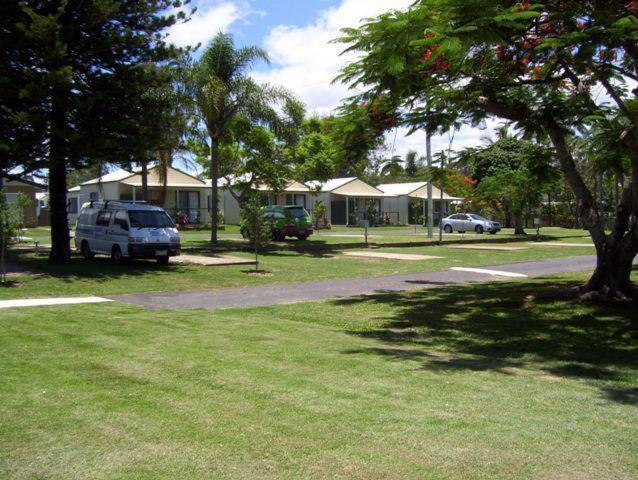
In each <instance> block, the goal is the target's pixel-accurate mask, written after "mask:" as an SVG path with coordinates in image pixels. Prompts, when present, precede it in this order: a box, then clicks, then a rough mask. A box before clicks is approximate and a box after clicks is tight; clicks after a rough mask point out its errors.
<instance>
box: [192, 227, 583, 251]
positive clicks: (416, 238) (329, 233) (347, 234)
mask: <svg viewBox="0 0 638 480" xmlns="http://www.w3.org/2000/svg"><path fill="white" fill-rule="evenodd" d="M527 233H528V236H527V237H526V238H525V237H523V238H522V237H521V236H518V235H514V230H513V229H504V230H503V231H501V232H499V233H498V234H496V235H489V234H483V235H477V234H476V233H474V232H468V233H465V234H460V233H452V234H445V233H444V234H443V241H444V242H459V241H468V242H502V241H505V240H506V241H521V242H527V241H534V240H535V238H536V234H537V231H536V230H527ZM364 234H365V231H364V229H363V228H357V227H335V228H333V229H332V230H320V231H317V232H315V233H314V234H313V235H311V236H310V237H309V238H308V239H307V240H304V241H299V240H297V239H295V238H287V239H286V241H284V242H273V246H274V247H275V248H276V247H285V246H288V247H307V246H317V247H319V246H325V247H331V246H335V245H340V244H353V243H363V242H364V241H365V236H364ZM540 234H541V236H542V238H543V239H545V240H548V241H561V242H578V243H581V242H585V243H591V238H590V237H589V233H588V232H586V231H584V230H572V229H566V228H544V229H541V230H540ZM180 236H181V238H182V245H183V246H184V247H187V248H188V247H191V248H193V247H194V248H212V245H211V243H210V232H209V231H207V230H183V231H180ZM219 238H220V240H221V241H222V247H223V248H234V247H235V246H237V245H245V244H247V242H245V241H243V239H242V237H241V235H240V234H239V232H238V231H234V230H233V229H232V228H231V227H230V226H228V229H227V230H226V231H225V232H220V235H219ZM438 241H439V231H438V229H436V228H435V231H434V238H431V239H430V238H428V237H427V235H426V230H424V229H423V228H421V227H419V228H414V227H389V226H388V227H377V228H370V229H368V242H369V243H373V244H376V245H386V246H391V245H392V244H394V243H424V242H425V243H437V242H438Z"/></svg>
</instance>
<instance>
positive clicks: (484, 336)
mask: <svg viewBox="0 0 638 480" xmlns="http://www.w3.org/2000/svg"><path fill="white" fill-rule="evenodd" d="M584 279H585V278H584V277H580V278H572V277H567V278H546V279H543V280H541V281H538V282H530V283H523V284H521V283H512V284H509V283H505V284H503V283H498V284H492V285H472V286H466V287H454V288H449V289H448V288H445V289H436V290H422V291H418V292H411V293H409V294H390V293H380V294H378V295H375V296H373V297H366V298H355V299H343V300H340V301H337V302H321V303H304V304H297V305H286V306H279V307H271V308H260V309H235V310H227V311H222V312H214V313H210V312H205V311H197V312H184V311H177V312H176V311H171V312H153V313H152V314H149V312H148V311H147V310H142V309H137V308H132V307H126V306H122V305H118V304H116V303H109V304H101V305H99V306H97V305H95V306H92V305H86V306H83V307H82V309H78V308H77V307H73V306H70V307H43V308H38V309H16V310H12V311H9V310H7V311H4V312H3V314H2V315H0V346H1V347H2V348H0V364H2V366H3V367H2V376H0V416H1V417H2V419H3V421H2V428H1V429H0V451H1V452H2V462H0V477H3V478H14V479H22V478H36V477H37V478H51V477H55V478H61V479H66V478H89V477H90V478H100V479H101V478H140V479H147V478H148V479H151V478H153V479H158V478H167V479H168V478H189V479H198V478H207V479H209V478H227V477H235V478H278V479H279V478H335V477H338V478H347V479H362V478H366V479H368V478H402V479H423V478H437V479H438V478H441V479H443V478H445V479H450V480H455V479H464V480H465V479H485V478H490V479H511V478H521V479H538V478H562V479H570V480H571V479H574V480H576V479H578V480H583V479H592V480H593V479H599V478H606V479H623V478H634V477H636V475H638V470H637V466H636V462H635V459H636V457H637V456H638V444H637V442H636V427H635V426H636V424H637V420H638V413H637V412H638V410H637V405H638V398H637V393H636V389H635V385H636V382H637V381H638V364H637V362H636V355H635V349H636V346H637V345H636V337H635V336H633V335H632V334H631V333H630V332H632V324H635V320H636V312H635V310H634V309H631V307H626V306H605V307H604V308H603V307H598V306H591V305H589V306H588V305H573V304H566V303H554V302H549V303H534V302H530V301H529V300H526V298H527V297H528V296H529V295H530V294H532V293H536V292H538V291H539V290H540V291H543V292H546V291H548V290H549V289H551V288H553V285H561V286H563V287H564V288H566V287H568V286H570V285H578V284H579V282H582V281H583V280H584ZM423 312H436V315H424V314H423ZM105 319H108V321H105ZM25 352H28V354H25ZM45 447H46V448H45Z"/></svg>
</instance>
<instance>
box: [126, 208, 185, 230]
mask: <svg viewBox="0 0 638 480" xmlns="http://www.w3.org/2000/svg"><path fill="white" fill-rule="evenodd" d="M128 219H129V222H130V223H131V227H133V228H171V227H175V224H174V223H173V221H172V220H171V217H169V216H168V215H167V214H166V212H160V211H152V210H129V212H128Z"/></svg>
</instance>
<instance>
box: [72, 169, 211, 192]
mask: <svg viewBox="0 0 638 480" xmlns="http://www.w3.org/2000/svg"><path fill="white" fill-rule="evenodd" d="M157 168H158V166H157V165H149V167H148V186H149V187H161V186H163V184H162V182H160V180H159V175H158V173H157V172H156V170H157ZM141 172H142V169H141V168H136V169H134V170H133V171H132V172H129V171H127V170H123V169H118V170H116V171H114V172H111V173H107V174H106V175H102V176H101V177H98V178H94V179H92V180H88V181H86V182H84V183H82V184H80V185H95V184H98V183H109V182H121V183H125V184H127V185H131V186H136V187H137V186H141V185H142V178H141V175H140V174H141ZM168 177H169V178H168V186H169V187H178V188H179V187H200V186H201V187H203V186H206V183H205V182H204V181H203V180H200V179H199V178H197V177H194V176H193V175H190V174H189V173H186V172H183V171H181V170H179V169H177V168H175V167H168Z"/></svg>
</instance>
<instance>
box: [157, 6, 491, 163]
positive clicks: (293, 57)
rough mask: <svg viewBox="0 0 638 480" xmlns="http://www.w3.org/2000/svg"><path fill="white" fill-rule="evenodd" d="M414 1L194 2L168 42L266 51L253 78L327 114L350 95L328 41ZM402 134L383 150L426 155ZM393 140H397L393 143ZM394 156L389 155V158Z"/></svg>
mask: <svg viewBox="0 0 638 480" xmlns="http://www.w3.org/2000/svg"><path fill="white" fill-rule="evenodd" d="M410 3H412V0H287V1H286V0H193V2H192V5H195V6H197V7H198V11H197V12H196V14H195V15H194V16H193V18H192V20H191V21H190V22H188V23H186V24H183V25H179V26H176V27H173V28H172V29H171V31H170V35H169V41H173V42H174V43H176V44H177V45H180V46H183V45H194V44H197V43H199V42H201V43H202V44H205V43H206V42H207V41H208V40H209V39H210V38H212V37H213V36H214V35H215V34H216V33H217V32H218V31H220V30H223V31H227V32H230V33H232V34H233V35H234V36H235V40H236V42H237V43H238V44H244V45H258V46H260V47H262V48H264V49H265V50H266V51H267V52H268V54H269V56H270V58H271V61H272V63H271V65H270V66H268V65H266V64H263V65H260V66H259V67H258V68H257V69H256V70H255V72H254V73H253V76H254V77H255V78H256V79H257V80H259V81H264V82H271V83H274V84H279V85H283V86H285V87H286V88H288V89H289V90H291V91H292V92H293V93H295V94H296V95H297V96H298V97H299V98H300V99H301V100H303V101H304V102H305V103H306V106H307V109H308V111H309V112H311V113H316V114H319V115H326V114H329V113H330V112H331V111H332V110H333V109H334V108H335V107H337V106H338V104H339V103H340V101H341V100H342V99H343V98H346V97H348V96H349V95H351V94H352V93H353V92H352V91H349V90H348V89H347V87H346V86H345V85H333V84H331V81H332V79H333V78H334V77H335V76H336V75H337V74H338V73H339V71H340V69H341V68H342V67H343V65H345V63H347V61H348V58H347V57H343V56H340V55H339V53H340V49H341V48H342V47H340V46H338V45H333V44H330V40H332V39H334V38H336V37H337V36H338V35H339V29H341V28H344V27H353V26H356V25H358V24H359V22H360V20H361V19H362V18H365V17H371V16H376V15H378V14H380V13H383V12H385V11H387V10H389V9H391V8H397V9H401V8H406V7H407V6H408V5H409V4H410ZM492 127H493V124H492V123H490V124H489V125H488V126H487V129H486V130H483V131H480V130H477V129H470V128H463V129H462V130H461V131H460V132H457V133H456V135H455V137H454V145H453V146H454V148H455V149H461V148H463V147H466V146H474V145H478V144H480V142H481V140H480V137H481V136H484V135H486V134H488V135H489V134H490V131H491V128H492ZM405 133H406V131H405V130H402V129H399V131H398V132H390V133H389V134H388V137H387V144H388V145H389V147H390V150H391V149H392V147H394V153H396V154H401V155H402V154H404V153H406V152H407V151H408V150H409V149H415V150H417V151H419V152H421V153H424V150H425V147H424V143H425V140H424V135H420V134H419V133H417V134H415V135H412V136H410V137H407V136H406V135H405ZM395 138H396V140H395ZM448 145H449V138H448V136H447V135H445V136H442V137H438V138H435V139H433V150H434V151H435V152H436V151H437V150H441V149H446V150H447V148H448ZM391 153H392V151H389V152H387V154H388V155H390V154H391Z"/></svg>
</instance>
